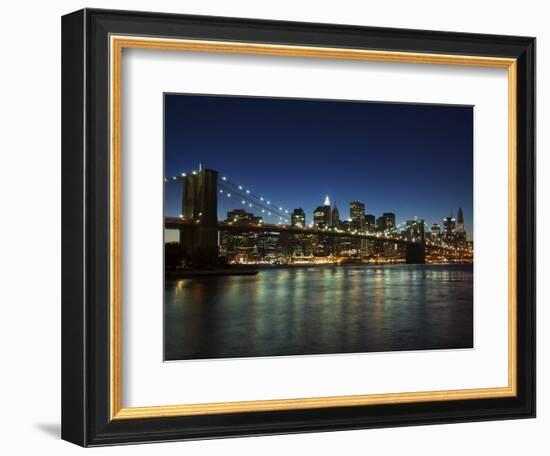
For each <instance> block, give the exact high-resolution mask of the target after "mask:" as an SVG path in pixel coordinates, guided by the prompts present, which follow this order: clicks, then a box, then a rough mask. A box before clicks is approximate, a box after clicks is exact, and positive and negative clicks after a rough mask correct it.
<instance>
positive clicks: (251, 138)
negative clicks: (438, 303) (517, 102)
mask: <svg viewBox="0 0 550 456" xmlns="http://www.w3.org/2000/svg"><path fill="white" fill-rule="evenodd" d="M199 163H201V164H202V167H203V168H211V169H215V170H218V171H219V172H220V176H227V179H228V180H229V181H232V182H234V183H236V184H240V185H242V186H243V187H244V188H247V189H250V190H251V192H252V193H255V194H257V195H261V196H263V197H265V198H266V199H270V200H271V201H272V202H274V203H276V204H277V205H281V206H284V207H285V208H288V209H289V210H292V209H293V208H296V207H301V208H303V209H304V210H305V211H306V218H307V222H308V223H310V222H311V219H312V212H313V210H314V209H315V208H316V207H317V206H319V205H322V204H323V201H324V198H325V195H329V197H330V200H331V202H332V203H334V202H336V204H337V206H338V209H339V211H340V218H341V219H347V218H348V217H349V206H348V205H349V202H350V201H362V202H363V203H365V206H366V212H367V213H369V214H374V215H375V216H376V217H378V216H380V215H381V214H382V212H394V213H395V214H396V219H397V223H401V222H404V221H405V220H408V219H412V218H414V217H415V216H417V217H418V218H422V219H425V220H426V222H427V223H428V224H429V225H431V224H432V223H434V222H437V223H439V224H440V225H442V218H443V217H445V216H448V215H449V214H450V212H451V209H452V211H453V215H454V216H455V217H456V213H457V210H458V207H459V206H462V209H463V210H464V218H465V224H466V230H467V232H468V238H469V239H472V227H473V219H472V217H473V209H472V204H473V108H472V107H471V106H449V105H421V104H401V103H371V102H353V101H326V100H301V99H281V98H263V97H262V98H254V97H233V96H231V97H229V96H205V95H176V94H166V95H165V173H166V176H168V177H169V176H174V175H179V174H180V173H182V172H189V171H191V170H193V169H198V166H199ZM165 189H166V192H165V195H166V196H165V198H166V201H165V213H166V215H168V216H177V215H179V214H180V212H181V184H179V185H178V184H176V183H171V182H170V181H169V182H168V183H167V184H166V187H165ZM238 203H240V200H238V201H236V200H233V201H231V204H230V205H228V204H229V201H222V200H220V207H219V214H220V216H221V217H222V218H225V212H226V211H227V210H229V209H233V208H237V207H242V206H241V205H240V204H238ZM265 221H266V223H269V220H267V219H265ZM169 237H170V236H168V237H167V240H169Z"/></svg>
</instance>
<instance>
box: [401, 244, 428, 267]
mask: <svg viewBox="0 0 550 456" xmlns="http://www.w3.org/2000/svg"><path fill="white" fill-rule="evenodd" d="M405 257H406V263H407V264H426V244H424V243H423V242H419V243H418V244H407V248H406V254H405Z"/></svg>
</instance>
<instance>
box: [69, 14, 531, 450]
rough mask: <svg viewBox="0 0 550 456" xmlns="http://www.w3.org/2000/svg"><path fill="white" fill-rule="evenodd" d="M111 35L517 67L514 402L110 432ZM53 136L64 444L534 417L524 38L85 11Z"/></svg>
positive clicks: (159, 423) (166, 423) (185, 421)
mask: <svg viewBox="0 0 550 456" xmlns="http://www.w3.org/2000/svg"><path fill="white" fill-rule="evenodd" d="M110 34H120V35H124V34H126V35H142V36H143V35H147V36H157V37H175V38H191V39H193V38H194V39H205V40H221V41H224V40H225V41H246V42H256V43H271V44H274V43H277V44H286V45H292V44H294V45H304V46H308V45H309V46H322V47H339V48H355V49H376V50H385V51H405V52H407V51H408V52H424V53H442V54H462V55H479V56H491V57H511V58H516V59H518V66H517V79H518V90H517V96H518V112H517V114H518V119H517V145H518V156H517V170H518V176H517V220H518V223H517V252H518V258H517V293H518V294H517V297H518V319H517V322H518V324H517V337H518V339H517V344H518V345H517V362H518V366H517V373H518V395H517V396H516V397H514V398H501V399H478V400H460V401H448V402H445V401H443V402H423V403H416V404H393V405H389V404H387V405H369V406H354V407H335V408H325V409H313V410H293V411H276V412H253V413H250V412H248V413H234V414H222V415H207V416H195V417H193V416H190V417H174V418H152V419H132V420H114V421H110V418H109V231H110V230H109V47H108V46H109V45H108V37H109V35H110ZM62 127H63V131H62V185H63V191H62V231H63V233H62V428H61V433H62V438H63V439H65V440H68V441H70V442H73V443H76V444H78V445H82V446H98V445H111V444H120V443H138V442H152V441H168V440H182V439H199V438H215V437H234V436H251V435H266V434H283V433H297V432H315V431H329V430H344V429H365V428H376V427H392V426H404V425H421V424H441V423H453V422H464V421H484V420H496V419H512V418H530V417H534V416H535V39H534V38H528V37H515V36H497V35H479V34H465V33H454V32H433V31H419V30H406V29H387V28H371V27H357V26H342V25H330V24H312V23H297V22H281V21H265V20H253V19H236V18H223V17H207V16H189V15H175V14H160V13H143V12H130V11H112V10H96V9H84V10H80V11H77V12H74V13H71V14H68V15H66V16H64V17H63V18H62ZM519 221H521V223H519Z"/></svg>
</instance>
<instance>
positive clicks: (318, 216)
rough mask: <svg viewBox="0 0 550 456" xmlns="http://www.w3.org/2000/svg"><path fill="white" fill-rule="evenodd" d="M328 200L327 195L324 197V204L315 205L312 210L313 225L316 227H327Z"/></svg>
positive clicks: (329, 213)
mask: <svg viewBox="0 0 550 456" xmlns="http://www.w3.org/2000/svg"><path fill="white" fill-rule="evenodd" d="M331 218H332V217H331V210H330V200H329V198H328V196H327V197H326V198H325V204H323V205H322V206H319V207H317V209H315V210H314V211H313V226H315V227H317V228H328V227H329V226H330V223H331V221H332V220H331Z"/></svg>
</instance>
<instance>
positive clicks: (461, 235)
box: [456, 207, 466, 246]
mask: <svg viewBox="0 0 550 456" xmlns="http://www.w3.org/2000/svg"><path fill="white" fill-rule="evenodd" d="M456 241H457V244H458V245H460V246H465V245H466V229H465V228H464V213H463V212H462V208H461V207H459V208H458V215H457V225H456Z"/></svg>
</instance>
